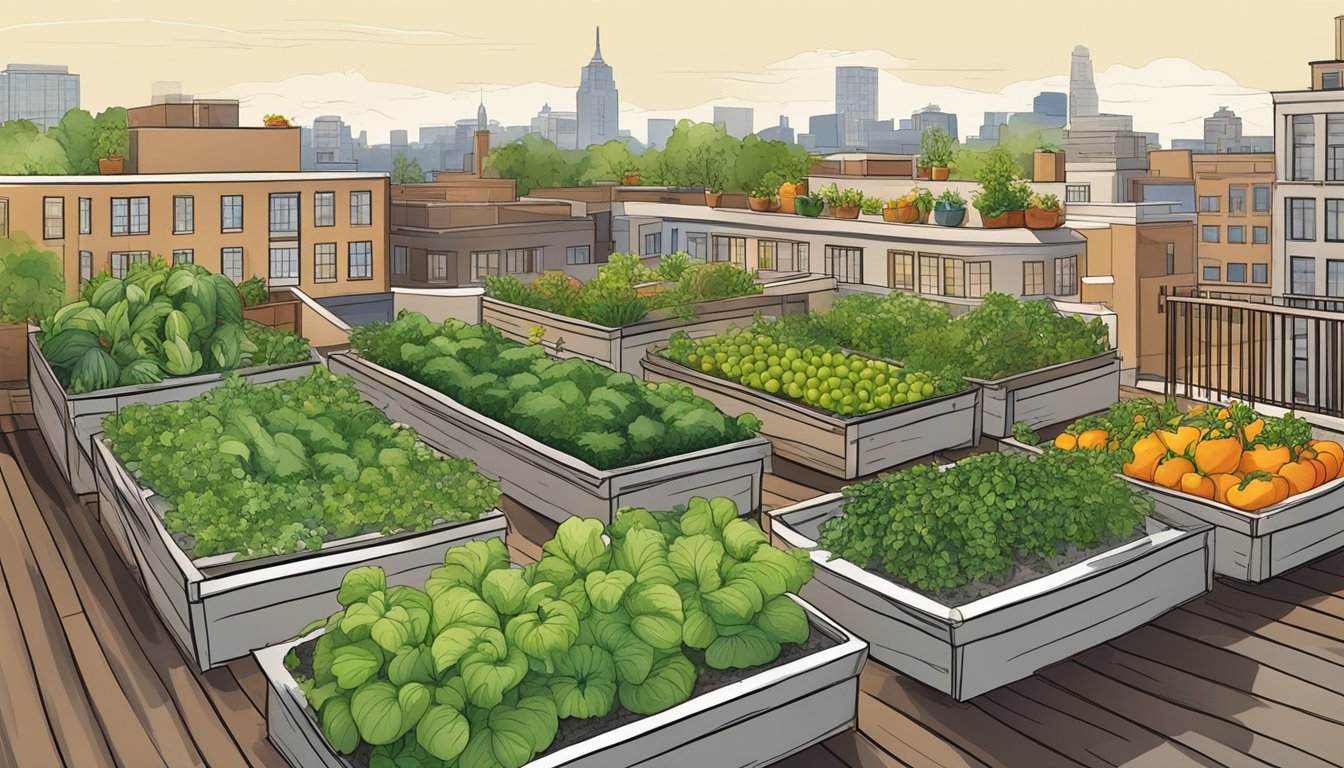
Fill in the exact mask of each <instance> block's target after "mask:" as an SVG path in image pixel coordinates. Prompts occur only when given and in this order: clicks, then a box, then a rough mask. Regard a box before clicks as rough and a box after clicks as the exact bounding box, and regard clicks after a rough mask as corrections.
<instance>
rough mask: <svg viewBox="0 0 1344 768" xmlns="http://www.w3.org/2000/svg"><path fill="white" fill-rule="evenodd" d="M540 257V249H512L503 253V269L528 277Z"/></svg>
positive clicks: (511, 273)
mask: <svg viewBox="0 0 1344 768" xmlns="http://www.w3.org/2000/svg"><path fill="white" fill-rule="evenodd" d="M661 235H662V233H659V236H660V237H661ZM540 256H541V249H540V248H513V249H510V250H508V251H505V252H504V267H505V269H506V270H508V273H509V274H510V275H530V274H533V273H535V272H536V271H537V263H538V262H540V261H541V259H540V258H539V257H540Z"/></svg>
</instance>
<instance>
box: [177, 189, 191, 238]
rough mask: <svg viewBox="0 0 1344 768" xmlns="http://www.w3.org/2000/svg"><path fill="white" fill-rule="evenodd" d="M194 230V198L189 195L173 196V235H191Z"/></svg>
mask: <svg viewBox="0 0 1344 768" xmlns="http://www.w3.org/2000/svg"><path fill="white" fill-rule="evenodd" d="M195 229H196V198H194V197H192V196H190V195H174V196H173V234H174V235H186V234H191V233H192V232H193V231H194V230H195Z"/></svg>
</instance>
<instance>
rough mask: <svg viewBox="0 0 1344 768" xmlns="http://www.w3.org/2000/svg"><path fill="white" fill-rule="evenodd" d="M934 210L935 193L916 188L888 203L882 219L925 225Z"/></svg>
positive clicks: (883, 209) (883, 210) (884, 208)
mask: <svg viewBox="0 0 1344 768" xmlns="http://www.w3.org/2000/svg"><path fill="white" fill-rule="evenodd" d="M931 210H933V193H932V192H930V191H929V190H927V189H924V188H923V187H915V188H914V189H912V190H910V191H909V192H906V193H905V194H904V195H901V196H900V197H897V198H894V199H892V200H889V201H887V204H886V205H885V206H884V207H883V208H882V218H883V219H885V220H886V221H891V222H895V223H898V224H920V223H923V222H924V221H925V220H926V219H927V218H928V215H929V211H931Z"/></svg>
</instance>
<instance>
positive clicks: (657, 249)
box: [642, 232, 663, 256]
mask: <svg viewBox="0 0 1344 768" xmlns="http://www.w3.org/2000/svg"><path fill="white" fill-rule="evenodd" d="M662 252H663V233H662V232H650V233H648V234H647V235H645V236H644V250H643V251H642V253H643V255H645V256H659V255H661V254H662Z"/></svg>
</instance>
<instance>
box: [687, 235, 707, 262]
mask: <svg viewBox="0 0 1344 768" xmlns="http://www.w3.org/2000/svg"><path fill="white" fill-rule="evenodd" d="M686 255H687V256H690V257H691V261H706V260H708V259H709V236H708V235H693V234H688V235H686Z"/></svg>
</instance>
